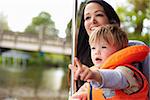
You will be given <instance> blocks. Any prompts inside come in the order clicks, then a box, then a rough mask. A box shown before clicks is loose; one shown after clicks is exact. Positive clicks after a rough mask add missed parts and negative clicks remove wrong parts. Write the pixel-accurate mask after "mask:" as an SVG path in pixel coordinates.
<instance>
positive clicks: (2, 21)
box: [0, 13, 9, 32]
mask: <svg viewBox="0 0 150 100" xmlns="http://www.w3.org/2000/svg"><path fill="white" fill-rule="evenodd" d="M7 30H9V27H8V22H7V19H6V16H4V15H3V13H0V32H2V31H7Z"/></svg>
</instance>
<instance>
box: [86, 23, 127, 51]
mask: <svg viewBox="0 0 150 100" xmlns="http://www.w3.org/2000/svg"><path fill="white" fill-rule="evenodd" d="M100 39H104V40H105V41H106V42H107V43H108V44H110V45H112V46H115V47H116V48H117V49H118V50H120V49H122V48H125V47H127V46H128V37H127V34H126V32H124V31H123V30H122V29H121V28H120V27H119V26H117V25H103V26H100V27H97V28H96V29H95V30H94V31H93V32H92V33H91V35H90V37H89V44H90V45H91V43H93V42H96V41H99V40H100Z"/></svg>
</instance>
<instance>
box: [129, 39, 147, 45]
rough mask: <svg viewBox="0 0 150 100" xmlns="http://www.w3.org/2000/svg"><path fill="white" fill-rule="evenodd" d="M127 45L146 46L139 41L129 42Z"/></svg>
mask: <svg viewBox="0 0 150 100" xmlns="http://www.w3.org/2000/svg"><path fill="white" fill-rule="evenodd" d="M128 45H129V46H132V45H146V44H145V43H144V42H143V41H139V40H129V42H128Z"/></svg>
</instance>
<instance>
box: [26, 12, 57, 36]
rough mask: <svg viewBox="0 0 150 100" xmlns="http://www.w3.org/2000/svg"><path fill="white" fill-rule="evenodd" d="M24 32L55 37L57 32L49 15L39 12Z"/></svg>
mask: <svg viewBox="0 0 150 100" xmlns="http://www.w3.org/2000/svg"><path fill="white" fill-rule="evenodd" d="M25 32H31V33H38V34H43V36H44V35H50V36H54V37H57V34H58V30H57V29H56V28H55V23H54V22H53V21H52V19H51V15H50V14H49V13H47V12H41V13H40V14H39V15H38V16H37V17H34V18H33V19H32V23H31V25H29V26H28V27H27V28H26V29H25Z"/></svg>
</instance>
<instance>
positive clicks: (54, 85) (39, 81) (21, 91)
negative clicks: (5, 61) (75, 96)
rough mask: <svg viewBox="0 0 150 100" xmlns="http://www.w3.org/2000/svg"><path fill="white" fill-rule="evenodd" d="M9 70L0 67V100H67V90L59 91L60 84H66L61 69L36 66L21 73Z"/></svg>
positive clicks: (64, 75)
mask: <svg viewBox="0 0 150 100" xmlns="http://www.w3.org/2000/svg"><path fill="white" fill-rule="evenodd" d="M9 68H10V67H7V66H5V67H3V66H2V65H1V66H0V100H54V99H55V100H66V99H67V96H68V92H67V90H62V89H61V87H62V83H63V85H64V83H66V80H63V78H64V77H66V74H65V73H64V71H63V69H61V68H50V69H43V67H37V66H36V67H28V68H26V69H25V70H22V71H15V70H14V71H10V70H8V69H9ZM11 69H13V68H11ZM28 98H29V99H28ZM34 98H36V99H34Z"/></svg>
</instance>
